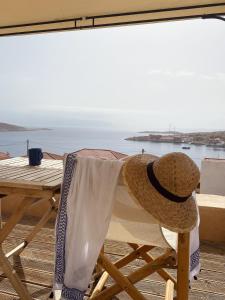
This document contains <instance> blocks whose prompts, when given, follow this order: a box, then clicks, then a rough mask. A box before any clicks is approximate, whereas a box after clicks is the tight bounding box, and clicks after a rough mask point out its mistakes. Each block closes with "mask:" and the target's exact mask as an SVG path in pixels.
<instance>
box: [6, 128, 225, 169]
mask: <svg viewBox="0 0 225 300" xmlns="http://www.w3.org/2000/svg"><path fill="white" fill-rule="evenodd" d="M135 135H140V134H138V133H136V132H130V131H115V130H108V129H107V130H104V129H102V128H101V129H99V128H53V129H51V130H37V131H20V132H0V152H1V151H2V152H9V153H10V155H11V156H20V155H24V154H26V147H27V144H26V141H27V140H29V147H30V148H33V147H41V148H42V150H43V151H46V152H52V153H57V154H61V155H62V154H64V153H68V152H73V151H77V150H79V149H83V148H91V149H94V148H99V149H110V150H115V151H119V152H122V153H126V154H129V155H131V154H138V153H141V151H142V149H144V150H145V152H146V153H151V154H155V155H159V156H161V155H163V154H166V153H168V152H173V151H178V152H184V153H186V154H187V155H189V156H190V157H191V158H192V159H193V160H194V161H195V162H196V163H197V164H198V166H200V165H201V160H202V159H203V158H206V157H208V158H209V157H210V158H224V159H225V150H222V149H215V148H210V147H206V146H204V145H202V146H196V145H190V147H191V148H190V149H182V146H183V145H182V144H172V143H154V142H137V141H126V140H125V138H127V137H130V136H135Z"/></svg>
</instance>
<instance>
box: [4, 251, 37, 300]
mask: <svg viewBox="0 0 225 300" xmlns="http://www.w3.org/2000/svg"><path fill="white" fill-rule="evenodd" d="M0 263H1V266H2V269H3V271H4V273H5V275H6V276H7V277H8V279H9V281H10V282H11V284H12V286H13V287H14V289H15V291H16V292H17V294H18V295H19V296H20V298H21V299H22V300H32V297H31V296H30V295H29V293H28V291H27V290H26V288H25V287H24V285H23V284H22V282H21V280H20V278H19V276H18V275H17V274H16V271H15V270H14V269H13V268H12V266H11V264H10V263H9V261H8V259H7V258H6V257H5V254H4V252H3V251H2V247H1V246H0Z"/></svg>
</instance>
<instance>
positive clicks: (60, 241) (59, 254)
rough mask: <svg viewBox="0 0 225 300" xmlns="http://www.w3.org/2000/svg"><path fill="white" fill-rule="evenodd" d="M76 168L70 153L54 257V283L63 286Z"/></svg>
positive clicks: (74, 157)
mask: <svg viewBox="0 0 225 300" xmlns="http://www.w3.org/2000/svg"><path fill="white" fill-rule="evenodd" d="M75 167H76V155H75V154H73V153H70V154H68V155H67V158H66V162H65V171H64V177H63V183H62V187H61V199H60V204H59V212H58V217H57V224H56V257H55V281H56V283H57V284H63V282H64V274H65V237H66V227H67V213H66V209H67V197H68V193H69V189H70V184H71V180H72V177H73V173H74V171H75ZM68 299H77V298H68Z"/></svg>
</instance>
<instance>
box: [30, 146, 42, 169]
mask: <svg viewBox="0 0 225 300" xmlns="http://www.w3.org/2000/svg"><path fill="white" fill-rule="evenodd" d="M28 157H29V165H30V166H39V165H40V164H41V160H42V158H43V153H42V150H41V148H31V149H29V150H28Z"/></svg>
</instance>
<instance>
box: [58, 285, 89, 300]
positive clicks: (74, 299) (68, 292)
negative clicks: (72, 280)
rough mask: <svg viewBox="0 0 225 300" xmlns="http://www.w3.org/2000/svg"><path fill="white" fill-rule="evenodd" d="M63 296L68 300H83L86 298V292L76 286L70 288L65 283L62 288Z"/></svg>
mask: <svg viewBox="0 0 225 300" xmlns="http://www.w3.org/2000/svg"><path fill="white" fill-rule="evenodd" d="M62 297H63V299H66V300H82V299H83V298H84V292H81V291H79V290H77V289H74V288H72V289H71V288H68V287H66V286H65V285H64V286H63V288H62Z"/></svg>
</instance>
